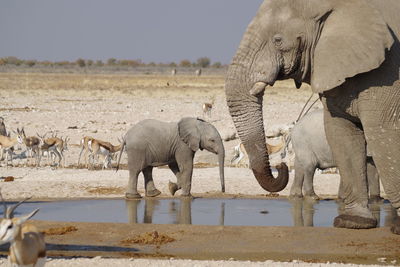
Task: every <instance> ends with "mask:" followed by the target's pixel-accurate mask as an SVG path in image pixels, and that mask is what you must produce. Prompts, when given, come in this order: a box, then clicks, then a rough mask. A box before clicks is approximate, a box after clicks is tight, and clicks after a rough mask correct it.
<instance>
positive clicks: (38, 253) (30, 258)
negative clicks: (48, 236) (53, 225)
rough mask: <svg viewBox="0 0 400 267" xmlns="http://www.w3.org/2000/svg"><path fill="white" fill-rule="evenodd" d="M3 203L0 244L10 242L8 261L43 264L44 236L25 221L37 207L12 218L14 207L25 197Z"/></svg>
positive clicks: (12, 264)
mask: <svg viewBox="0 0 400 267" xmlns="http://www.w3.org/2000/svg"><path fill="white" fill-rule="evenodd" d="M0 197H1V200H2V201H3V204H4V219H3V220H2V221H1V223H0V245H2V244H5V243H10V244H11V245H10V254H9V256H8V261H9V263H10V265H11V266H21V267H22V266H35V267H36V266H37V267H39V266H44V264H45V263H46V243H45V241H44V236H43V234H42V233H40V232H39V231H38V229H37V228H36V227H35V226H33V225H30V224H26V223H25V222H26V221H27V220H29V219H30V218H31V217H32V216H33V215H35V214H36V213H37V212H38V211H39V209H36V210H34V211H32V212H31V213H29V214H27V215H24V216H21V217H18V218H14V211H15V209H16V208H17V207H18V206H19V205H21V203H23V202H24V201H26V200H27V199H29V198H27V199H24V200H22V201H21V202H19V203H17V204H16V205H14V206H12V207H11V208H10V207H7V205H6V203H5V202H4V200H3V197H2V196H1V194H0Z"/></svg>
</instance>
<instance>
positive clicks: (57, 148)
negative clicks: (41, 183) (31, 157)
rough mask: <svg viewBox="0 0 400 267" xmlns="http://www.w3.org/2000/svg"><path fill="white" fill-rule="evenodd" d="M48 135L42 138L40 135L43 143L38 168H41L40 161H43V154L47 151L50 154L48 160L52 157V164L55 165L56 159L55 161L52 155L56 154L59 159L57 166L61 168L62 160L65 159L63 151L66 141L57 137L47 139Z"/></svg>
mask: <svg viewBox="0 0 400 267" xmlns="http://www.w3.org/2000/svg"><path fill="white" fill-rule="evenodd" d="M46 134H47V133H46ZM46 134H44V135H42V136H41V135H39V134H38V136H39V138H40V139H41V141H42V145H41V146H40V153H39V154H40V155H39V162H38V166H40V159H41V156H42V153H43V152H46V151H47V153H48V154H47V156H48V158H49V157H50V158H51V160H52V163H51V164H52V165H54V161H55V159H54V161H53V159H52V156H51V154H55V155H56V156H57V157H58V163H57V164H56V165H57V166H60V163H61V160H62V158H63V157H64V155H63V152H62V150H63V148H64V143H65V141H64V140H62V139H61V138H58V137H56V136H54V137H50V138H47V139H45V137H46ZM64 164H65V160H64Z"/></svg>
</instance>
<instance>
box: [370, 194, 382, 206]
mask: <svg viewBox="0 0 400 267" xmlns="http://www.w3.org/2000/svg"><path fill="white" fill-rule="evenodd" d="M383 200H384V198H382V197H380V196H376V195H375V196H370V198H369V199H368V202H369V203H370V204H377V203H382V202H383Z"/></svg>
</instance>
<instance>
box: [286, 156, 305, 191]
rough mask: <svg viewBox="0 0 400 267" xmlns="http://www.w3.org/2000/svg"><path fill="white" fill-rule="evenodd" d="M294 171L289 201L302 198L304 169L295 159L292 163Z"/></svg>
mask: <svg viewBox="0 0 400 267" xmlns="http://www.w3.org/2000/svg"><path fill="white" fill-rule="evenodd" d="M294 169H295V173H294V180H293V184H292V187H291V188H290V195H289V197H290V198H291V199H296V198H303V182H304V167H303V166H302V165H301V163H300V162H299V161H298V160H297V159H295V161H294Z"/></svg>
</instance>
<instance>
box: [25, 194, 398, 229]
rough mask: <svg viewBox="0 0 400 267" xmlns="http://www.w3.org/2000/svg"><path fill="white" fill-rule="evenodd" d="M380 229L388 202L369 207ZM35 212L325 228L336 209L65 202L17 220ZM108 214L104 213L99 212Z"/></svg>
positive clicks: (259, 203)
mask: <svg viewBox="0 0 400 267" xmlns="http://www.w3.org/2000/svg"><path fill="white" fill-rule="evenodd" d="M370 207H371V210H372V212H373V214H374V216H375V217H376V218H377V219H378V220H379V225H380V226H389V225H391V224H392V221H393V220H394V218H396V213H395V211H394V209H393V208H392V206H391V205H390V203H389V202H387V201H386V202H384V203H377V204H371V205H370ZM35 208H40V213H38V214H37V215H36V216H35V219H37V220H48V221H67V222H119V223H126V222H129V223H153V224H178V223H180V224H196V225H249V226H293V225H296V226H328V227H332V223H333V220H334V218H335V217H336V216H337V214H338V203H336V202H335V201H329V200H321V201H319V202H315V203H314V202H309V201H306V200H297V201H287V200H283V199H272V200H271V199H242V198H241V199H207V198H194V199H192V198H171V199H160V198H145V199H139V200H128V201H126V200H120V199H103V200H70V201H57V202H28V203H24V205H21V206H20V207H18V210H17V212H18V213H19V214H25V213H29V212H30V211H32V210H33V209H35ZM104 211H107V212H104Z"/></svg>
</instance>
